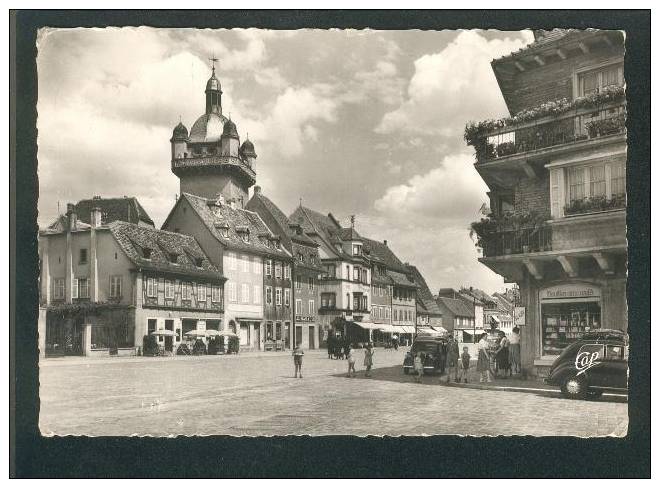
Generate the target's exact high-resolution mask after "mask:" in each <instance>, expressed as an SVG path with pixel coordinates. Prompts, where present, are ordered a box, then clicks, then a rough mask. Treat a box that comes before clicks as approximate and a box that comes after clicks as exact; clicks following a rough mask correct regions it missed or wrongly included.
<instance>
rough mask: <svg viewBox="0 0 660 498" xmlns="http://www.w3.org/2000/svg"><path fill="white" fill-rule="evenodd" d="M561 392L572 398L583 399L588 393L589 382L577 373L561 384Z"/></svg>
mask: <svg viewBox="0 0 660 498" xmlns="http://www.w3.org/2000/svg"><path fill="white" fill-rule="evenodd" d="M561 392H562V394H563V395H564V396H566V397H567V398H570V399H583V398H584V397H585V396H586V394H587V383H586V382H585V379H584V378H582V377H579V376H577V375H575V376H573V377H568V378H567V379H566V380H564V382H563V383H562V385H561Z"/></svg>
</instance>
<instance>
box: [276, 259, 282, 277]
mask: <svg viewBox="0 0 660 498" xmlns="http://www.w3.org/2000/svg"><path fill="white" fill-rule="evenodd" d="M275 278H282V263H280V262H279V261H276V262H275Z"/></svg>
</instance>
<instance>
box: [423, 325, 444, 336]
mask: <svg viewBox="0 0 660 498" xmlns="http://www.w3.org/2000/svg"><path fill="white" fill-rule="evenodd" d="M417 335H426V336H432V337H440V336H442V335H444V333H443V332H438V331H437V330H433V329H432V328H428V327H417Z"/></svg>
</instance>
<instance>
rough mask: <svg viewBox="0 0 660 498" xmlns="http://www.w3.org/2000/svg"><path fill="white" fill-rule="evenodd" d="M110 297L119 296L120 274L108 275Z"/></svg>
mask: <svg viewBox="0 0 660 498" xmlns="http://www.w3.org/2000/svg"><path fill="white" fill-rule="evenodd" d="M110 297H121V275H113V276H111V277H110Z"/></svg>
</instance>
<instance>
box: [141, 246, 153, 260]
mask: <svg viewBox="0 0 660 498" xmlns="http://www.w3.org/2000/svg"><path fill="white" fill-rule="evenodd" d="M142 257H143V258H144V259H151V248H150V247H143V248H142Z"/></svg>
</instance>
